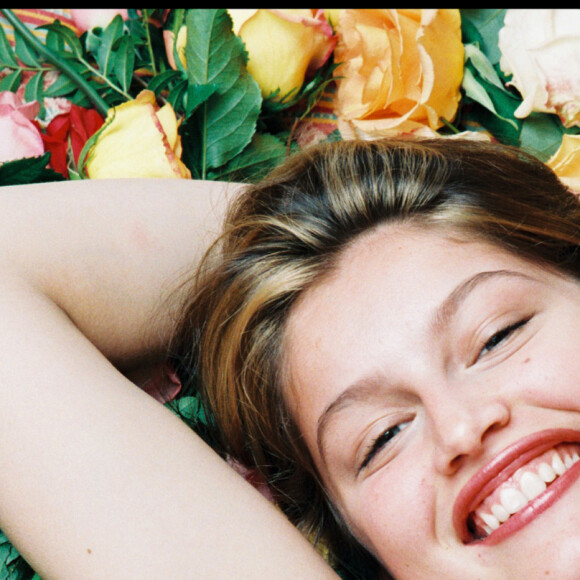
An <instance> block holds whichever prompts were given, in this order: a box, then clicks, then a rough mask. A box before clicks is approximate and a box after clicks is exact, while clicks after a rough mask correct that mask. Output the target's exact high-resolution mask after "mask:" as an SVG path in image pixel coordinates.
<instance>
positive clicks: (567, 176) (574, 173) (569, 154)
mask: <svg viewBox="0 0 580 580" xmlns="http://www.w3.org/2000/svg"><path fill="white" fill-rule="evenodd" d="M546 164H547V165H548V167H550V168H551V169H552V170H553V171H554V173H555V174H556V175H557V176H558V177H559V178H560V179H561V180H562V181H563V182H564V183H565V184H566V185H567V186H568V187H569V188H570V189H572V190H574V191H575V192H576V193H578V194H579V195H580V135H568V134H565V135H564V137H563V138H562V143H561V145H560V148H559V149H558V151H556V153H555V154H554V155H553V156H552V157H551V158H550V159H549V160H548V161H547V163H546Z"/></svg>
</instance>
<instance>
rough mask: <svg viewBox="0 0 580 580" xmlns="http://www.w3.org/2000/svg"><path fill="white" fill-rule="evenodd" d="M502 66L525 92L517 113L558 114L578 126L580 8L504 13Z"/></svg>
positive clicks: (511, 10)
mask: <svg viewBox="0 0 580 580" xmlns="http://www.w3.org/2000/svg"><path fill="white" fill-rule="evenodd" d="M498 46H499V49H500V51H501V54H502V56H501V60H500V67H501V69H502V70H503V71H504V72H505V73H506V74H508V75H510V74H511V75H513V78H512V80H511V82H510V84H511V85H513V86H514V87H516V89H517V90H518V91H519V92H520V94H521V95H522V97H523V102H522V104H521V105H520V106H519V107H518V108H517V109H516V111H515V113H514V115H515V116H516V117H518V118H524V117H527V116H528V115H529V114H530V113H531V112H532V111H539V112H544V113H555V114H557V115H559V117H560V119H561V120H562V123H563V124H564V126H565V127H571V126H574V125H576V126H580V76H579V75H578V71H579V70H580V10H561V9H559V10H553V9H544V10H514V9H510V10H508V11H507V12H506V15H505V19H504V27H503V28H502V29H501V30H500V31H499V42H498Z"/></svg>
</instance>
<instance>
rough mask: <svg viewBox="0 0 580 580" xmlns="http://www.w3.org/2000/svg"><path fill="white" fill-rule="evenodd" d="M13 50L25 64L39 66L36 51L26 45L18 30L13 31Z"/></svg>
mask: <svg viewBox="0 0 580 580" xmlns="http://www.w3.org/2000/svg"><path fill="white" fill-rule="evenodd" d="M14 41H15V42H14V50H15V52H16V56H17V57H18V58H19V59H20V60H21V61H22V62H23V63H24V64H25V65H26V66H32V67H40V66H41V62H40V59H39V57H38V55H37V54H36V52H35V51H34V50H33V49H32V48H30V46H28V43H27V42H26V41H25V40H24V38H22V35H21V34H20V33H19V32H18V31H14Z"/></svg>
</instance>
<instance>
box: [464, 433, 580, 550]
mask: <svg viewBox="0 0 580 580" xmlns="http://www.w3.org/2000/svg"><path fill="white" fill-rule="evenodd" d="M578 461H580V445H579V444H577V443H565V444H561V445H557V446H556V447H554V448H553V449H550V450H549V451H546V452H545V453H543V454H542V455H540V456H539V457H537V458H535V459H533V460H532V461H531V462H529V463H527V464H526V465H525V466H523V467H520V468H519V469H518V470H517V471H516V472H515V473H514V474H513V475H512V476H511V477H510V478H509V479H507V480H506V481H505V482H504V483H502V484H501V485H500V486H499V487H497V488H496V489H495V490H494V491H493V493H491V495H489V496H487V497H486V498H485V499H484V500H483V501H482V502H481V503H480V504H479V506H478V507H477V508H476V509H475V510H473V511H472V512H471V513H470V514H469V516H468V518H467V529H468V531H469V533H470V535H471V538H472V539H473V540H482V539H485V538H487V537H488V536H489V535H490V534H491V533H492V532H494V531H495V530H497V529H498V528H499V527H500V526H501V525H502V524H504V523H505V522H507V521H508V520H509V519H510V518H511V517H512V516H514V515H515V514H517V513H518V512H520V511H521V510H523V509H524V508H525V507H526V506H527V505H528V504H529V503H530V502H532V501H533V500H535V499H536V498H537V497H538V496H540V495H541V494H542V493H543V492H544V491H546V489H547V488H548V487H549V486H551V485H552V484H553V483H555V482H556V480H557V479H558V478H559V477H561V476H562V475H564V474H565V473H566V472H567V471H568V470H569V469H570V468H571V467H572V466H573V465H574V464H575V463H576V462H578Z"/></svg>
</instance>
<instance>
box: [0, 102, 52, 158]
mask: <svg viewBox="0 0 580 580" xmlns="http://www.w3.org/2000/svg"><path fill="white" fill-rule="evenodd" d="M39 111H40V104H39V103H38V102H36V101H33V102H30V103H25V102H24V101H23V100H22V99H21V98H20V97H19V96H18V95H16V94H15V93H12V92H10V91H3V92H1V93H0V135H2V139H0V163H3V162H5V161H12V160H14V159H21V158H23V157H36V156H38V155H42V154H43V153H44V145H43V143H42V137H41V136H40V131H39V130H38V128H37V126H36V125H35V124H34V122H33V119H34V118H35V117H36V115H38V113H39Z"/></svg>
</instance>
